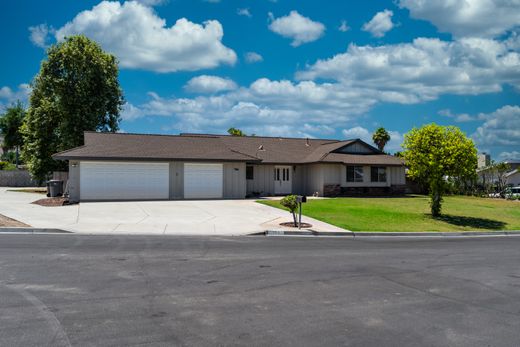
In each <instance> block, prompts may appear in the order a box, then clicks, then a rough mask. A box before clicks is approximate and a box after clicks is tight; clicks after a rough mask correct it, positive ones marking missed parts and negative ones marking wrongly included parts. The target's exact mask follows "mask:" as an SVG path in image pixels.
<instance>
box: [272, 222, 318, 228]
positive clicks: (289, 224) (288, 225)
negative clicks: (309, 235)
mask: <svg viewBox="0 0 520 347" xmlns="http://www.w3.org/2000/svg"><path fill="white" fill-rule="evenodd" d="M280 225H281V226H283V227H289V228H298V225H296V226H294V223H293V222H284V223H280ZM311 227H312V224H309V223H302V228H311Z"/></svg>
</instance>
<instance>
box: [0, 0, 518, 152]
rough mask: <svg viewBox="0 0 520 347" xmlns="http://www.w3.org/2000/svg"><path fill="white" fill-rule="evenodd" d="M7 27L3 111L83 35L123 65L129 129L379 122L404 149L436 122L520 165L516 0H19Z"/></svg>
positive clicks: (278, 128) (303, 130)
mask: <svg viewBox="0 0 520 347" xmlns="http://www.w3.org/2000/svg"><path fill="white" fill-rule="evenodd" d="M0 26H1V29H2V32H4V33H5V34H4V35H3V40H2V41H3V42H2V43H3V46H4V54H2V55H0V62H1V64H0V108H4V107H6V105H9V104H10V103H12V102H14V101H15V100H17V99H20V100H22V101H25V102H26V100H27V95H28V93H29V92H30V86H29V85H30V82H31V80H32V78H33V77H34V75H35V74H36V73H37V72H38V68H39V64H40V61H41V60H42V59H45V48H46V47H48V46H49V45H50V44H53V43H56V42H59V41H61V40H63V38H64V37H66V36H67V35H72V34H85V35H87V36H88V37H90V38H92V39H94V40H96V41H97V42H99V43H100V44H101V45H102V47H103V48H104V49H105V50H107V51H109V52H111V53H113V54H114V55H116V57H117V58H118V59H119V61H120V81H121V85H122V87H123V90H124V94H125V99H126V101H127V104H126V105H125V109H124V111H123V114H122V117H123V120H122V123H121V129H122V130H123V131H126V132H140V133H171V134H176V133H179V132H209V133H224V132H225V131H226V129H228V128H229V127H232V126H233V127H238V128H241V129H243V130H244V131H246V132H247V133H255V134H257V135H269V136H308V137H320V138H357V137H359V138H363V139H365V140H370V135H371V133H372V132H373V131H374V130H375V129H376V128H377V127H379V126H383V127H385V128H386V129H387V130H389V131H390V133H391V135H392V141H391V143H390V144H389V145H388V149H389V150H391V151H396V150H399V145H400V143H401V141H402V136H403V134H404V133H406V132H407V131H409V130H410V129H411V128H412V127H414V126H421V125H422V124H426V123H430V122H436V123H439V124H443V125H456V126H458V127H460V128H461V129H462V130H463V131H465V132H466V134H467V135H468V136H471V137H472V138H473V139H474V141H475V143H476V144H477V147H478V148H479V150H480V151H487V152H490V153H491V154H492V156H493V158H494V159H496V160H499V159H507V158H516V159H520V99H519V92H520V36H519V33H520V1H518V0H513V1H504V0H466V1H451V0H435V1H433V0H432V1H422V0H395V1H394V0H389V1H326V2H324V1H310V0H308V1H307V0H302V1H297V2H296V1H289V0H277V1H274V0H220V1H218V0H211V1H209V0H207V1H203V0H169V1H160V0H142V1H138V2H132V1H128V2H117V1H112V2H110V1H105V2H99V1H57V0H53V1H50V0H49V1H24V0H18V1H16V2H15V1H9V2H7V1H5V2H2V3H1V4H0ZM6 52H8V53H9V54H6Z"/></svg>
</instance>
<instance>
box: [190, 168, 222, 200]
mask: <svg viewBox="0 0 520 347" xmlns="http://www.w3.org/2000/svg"><path fill="white" fill-rule="evenodd" d="M223 186H224V168H223V165H222V164H198V163H197V164H195V163H186V164H184V197H185V198H186V199H218V198H222V196H223Z"/></svg>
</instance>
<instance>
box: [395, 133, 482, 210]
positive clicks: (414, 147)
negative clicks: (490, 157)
mask: <svg viewBox="0 0 520 347" xmlns="http://www.w3.org/2000/svg"><path fill="white" fill-rule="evenodd" d="M403 148H404V149H405V150H404V158H405V161H406V165H407V166H408V175H409V176H410V177H411V178H413V179H416V180H418V181H420V182H422V183H425V184H427V186H428V187H429V190H430V205H431V213H432V215H433V216H439V215H440V214H441V204H442V196H443V194H444V192H445V189H446V180H445V179H446V178H447V177H453V178H457V179H462V180H464V179H468V180H469V179H474V177H475V175H476V168H477V150H476V148H475V145H474V143H473V141H472V140H471V139H469V138H468V137H466V135H465V134H464V133H463V132H462V131H461V130H460V129H459V128H457V127H454V126H440V125H437V124H428V125H425V126H423V127H422V128H419V129H417V128H414V129H412V130H411V131H410V132H409V133H407V134H405V137H404V143H403Z"/></svg>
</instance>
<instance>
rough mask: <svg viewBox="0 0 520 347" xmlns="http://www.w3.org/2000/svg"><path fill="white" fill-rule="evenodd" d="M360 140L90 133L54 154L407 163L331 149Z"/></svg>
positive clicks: (67, 157) (68, 157)
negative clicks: (78, 144)
mask: <svg viewBox="0 0 520 347" xmlns="http://www.w3.org/2000/svg"><path fill="white" fill-rule="evenodd" d="M355 141H359V140H346V141H338V140H323V139H302V138H285V137H283V138H282V137H260V136H244V137H240V136H228V135H210V134H181V135H143V134H113V133H96V132H86V133H85V145H84V146H81V147H77V148H74V149H71V150H68V151H64V152H60V153H57V154H55V155H54V158H55V159H63V160H71V159H77V160H88V159H91V160H214V161H246V162H255V161H256V162H262V163H270V164H304V163H317V162H338V163H352V164H369V165H370V164H376V165H377V164H381V165H403V163H402V161H401V160H400V159H398V158H395V157H392V156H389V155H385V154H379V153H377V154H371V155H361V154H360V155H355V154H342V153H331V152H333V151H335V150H337V149H339V148H341V147H343V146H346V145H348V144H350V143H353V142H355Z"/></svg>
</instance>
